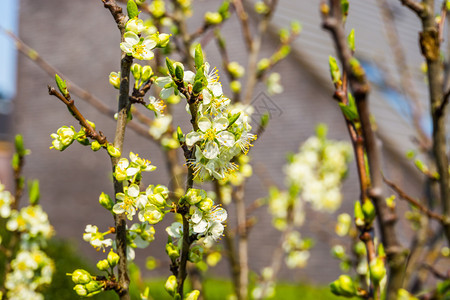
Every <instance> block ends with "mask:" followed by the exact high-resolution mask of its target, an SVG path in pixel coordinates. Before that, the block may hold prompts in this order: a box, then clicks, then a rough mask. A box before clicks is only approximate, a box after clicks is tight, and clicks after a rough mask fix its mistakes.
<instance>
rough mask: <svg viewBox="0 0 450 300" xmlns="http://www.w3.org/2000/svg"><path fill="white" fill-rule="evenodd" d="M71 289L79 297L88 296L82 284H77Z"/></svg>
mask: <svg viewBox="0 0 450 300" xmlns="http://www.w3.org/2000/svg"><path fill="white" fill-rule="evenodd" d="M73 289H74V291H75V293H77V295H78V296H80V297H86V296H87V294H88V291H87V290H86V288H85V287H84V285H82V284H77V285H76V286H74V287H73Z"/></svg>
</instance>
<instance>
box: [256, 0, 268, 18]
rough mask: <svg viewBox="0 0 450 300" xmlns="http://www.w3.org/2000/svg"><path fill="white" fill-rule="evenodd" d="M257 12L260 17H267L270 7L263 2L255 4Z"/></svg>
mask: <svg viewBox="0 0 450 300" xmlns="http://www.w3.org/2000/svg"><path fill="white" fill-rule="evenodd" d="M255 11H256V13H258V14H260V15H265V14H267V13H268V12H269V7H268V6H267V5H266V4H265V3H264V2H263V1H258V2H256V3H255Z"/></svg>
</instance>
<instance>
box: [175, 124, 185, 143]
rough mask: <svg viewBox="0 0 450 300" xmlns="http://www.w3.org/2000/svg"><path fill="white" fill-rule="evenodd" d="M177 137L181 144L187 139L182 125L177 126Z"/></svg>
mask: <svg viewBox="0 0 450 300" xmlns="http://www.w3.org/2000/svg"><path fill="white" fill-rule="evenodd" d="M177 138H178V141H179V142H180V144H182V143H184V142H185V141H186V138H185V137H184V134H183V131H181V128H180V126H178V127H177Z"/></svg>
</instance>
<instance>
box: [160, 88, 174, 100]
mask: <svg viewBox="0 0 450 300" xmlns="http://www.w3.org/2000/svg"><path fill="white" fill-rule="evenodd" d="M172 95H173V87H171V88H168V89H162V90H161V92H160V93H159V96H160V97H161V98H162V99H167V98H169V97H170V96H172Z"/></svg>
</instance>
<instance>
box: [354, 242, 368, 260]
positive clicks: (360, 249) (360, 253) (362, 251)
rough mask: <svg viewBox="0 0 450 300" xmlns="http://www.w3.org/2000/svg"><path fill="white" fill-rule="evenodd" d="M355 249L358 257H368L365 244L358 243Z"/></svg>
mask: <svg viewBox="0 0 450 300" xmlns="http://www.w3.org/2000/svg"><path fill="white" fill-rule="evenodd" d="M353 249H354V251H355V253H356V255H358V256H360V257H362V256H366V253H367V251H366V245H364V243H363V242H362V241H358V242H357V243H356V244H355V247H354V248H353Z"/></svg>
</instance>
